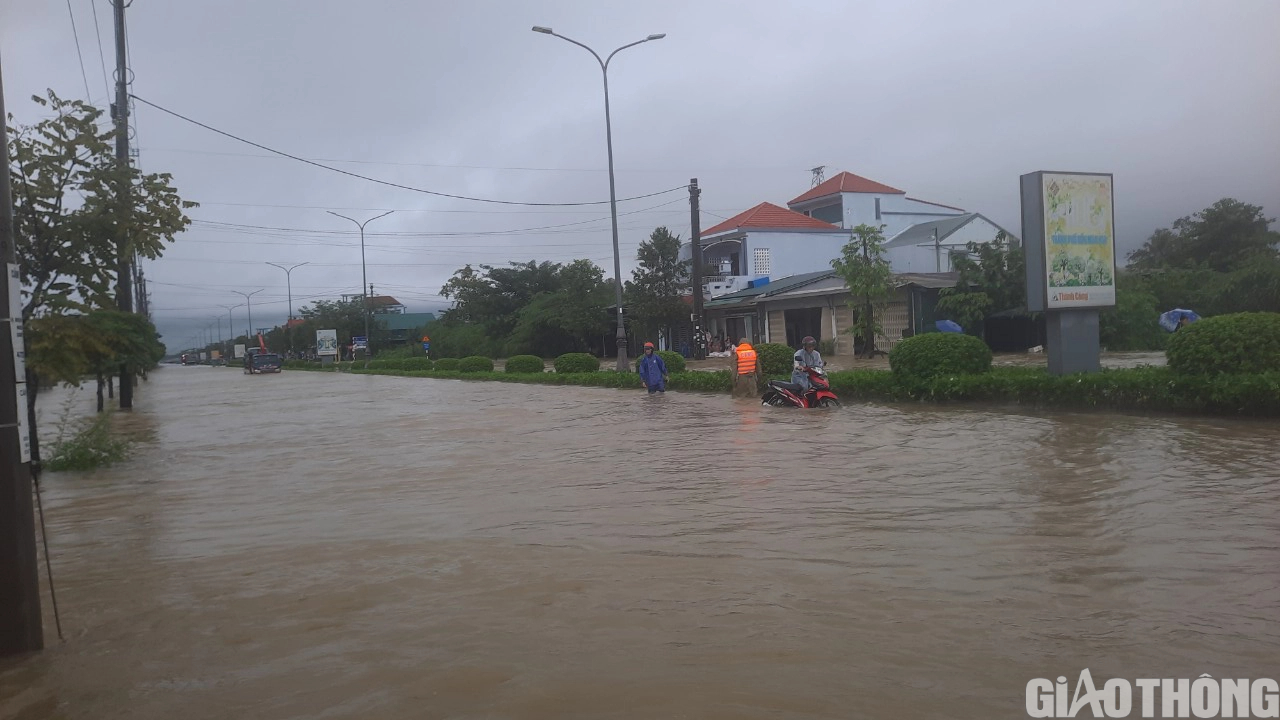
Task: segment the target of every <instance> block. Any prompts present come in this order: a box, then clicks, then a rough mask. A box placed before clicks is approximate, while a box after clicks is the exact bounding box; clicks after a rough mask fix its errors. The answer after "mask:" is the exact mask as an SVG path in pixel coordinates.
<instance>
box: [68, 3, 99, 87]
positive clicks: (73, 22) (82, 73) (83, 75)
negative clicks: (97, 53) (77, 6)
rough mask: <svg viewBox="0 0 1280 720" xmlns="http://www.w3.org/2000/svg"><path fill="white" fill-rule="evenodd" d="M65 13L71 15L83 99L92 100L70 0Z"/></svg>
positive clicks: (72, 34)
mask: <svg viewBox="0 0 1280 720" xmlns="http://www.w3.org/2000/svg"><path fill="white" fill-rule="evenodd" d="M67 14H68V15H70V16H71V36H72V37H74V38H75V39H76V57H78V58H80V78H81V79H82V80H84V99H85V100H88V101H89V102H93V93H92V92H91V91H90V90H89V74H88V73H86V72H85V71H84V53H82V52H80V33H79V31H77V30H76V13H75V10H72V9H71V0H67Z"/></svg>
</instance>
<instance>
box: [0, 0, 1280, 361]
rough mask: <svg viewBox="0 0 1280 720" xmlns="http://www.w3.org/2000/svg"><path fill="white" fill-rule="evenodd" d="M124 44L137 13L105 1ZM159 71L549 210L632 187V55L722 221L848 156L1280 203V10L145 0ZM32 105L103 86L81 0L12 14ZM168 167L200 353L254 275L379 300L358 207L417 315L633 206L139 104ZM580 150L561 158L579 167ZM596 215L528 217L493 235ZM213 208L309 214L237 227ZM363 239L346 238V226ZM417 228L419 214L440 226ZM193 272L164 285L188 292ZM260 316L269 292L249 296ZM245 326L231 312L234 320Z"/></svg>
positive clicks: (235, 117) (985, 194)
mask: <svg viewBox="0 0 1280 720" xmlns="http://www.w3.org/2000/svg"><path fill="white" fill-rule="evenodd" d="M72 7H73V9H74V10H75V13H76V20H77V23H78V30H79V36H80V43H81V49H82V51H83V54H84V58H85V64H86V75H87V77H88V80H89V89H90V94H91V97H92V99H93V100H95V101H99V102H101V101H103V100H104V99H105V98H106V96H107V91H106V89H105V88H104V87H103V81H102V73H101V69H100V65H99V59H98V58H99V55H98V48H97V35H96V33H95V32H94V30H93V16H92V12H91V10H92V5H90V0H72ZM97 9H98V17H99V19H100V20H101V21H102V28H101V29H102V33H103V34H102V38H103V41H104V42H105V43H107V44H108V48H107V51H108V55H107V63H108V71H110V61H111V56H110V54H109V53H110V47H109V45H110V42H111V32H110V27H109V25H108V24H107V23H108V22H109V18H110V11H109V5H108V4H107V3H106V2H104V1H103V0H98V8H97ZM129 20H130V46H131V49H132V67H133V70H134V73H135V77H136V79H135V82H134V85H133V90H134V92H135V93H137V94H138V95H139V96H141V97H144V98H147V99H148V100H151V101H153V102H156V103H158V104H160V105H163V106H166V107H169V108H171V109H173V110H175V111H178V112H181V113H184V114H187V115H189V116H191V117H193V118H195V119H198V120H200V121H202V122H205V123H208V124H210V125H213V126H215V127H218V128H221V129H224V130H226V131H228V132H232V133H236V134H240V135H243V136H244V137H247V138H250V139H253V140H255V141H257V142H260V143H262V144H265V145H268V146H272V147H277V148H280V149H282V150H287V151H290V152H293V153H297V154H299V155H303V156H306V157H311V158H330V159H335V160H346V161H365V162H360V163H356V162H346V163H335V166H336V167H340V168H343V169H346V170H350V171H352V172H358V173H361V174H366V175H371V176H374V177H378V178H381V179H385V180H388V181H392V182H396V183H401V184H405V185H411V186H416V187H422V188H428V189H438V190H441V191H443V192H448V193H453V194H462V195H474V196H482V197H490V198H499V199H510V200H522V201H530V202H562V201H591V200H604V199H607V197H608V186H607V176H606V174H605V172H604V167H605V159H604V137H603V135H604V133H603V107H602V98H601V87H600V74H599V70H598V68H597V67H596V66H595V64H594V62H595V61H594V60H593V59H592V58H591V57H590V56H589V55H587V53H586V52H584V51H583V50H581V49H579V48H576V47H574V46H572V45H569V44H567V43H565V42H563V41H561V40H558V39H556V38H552V37H548V36H545V35H540V34H536V33H532V32H530V27H531V26H533V25H548V26H551V27H554V28H555V29H556V30H557V31H558V32H561V33H563V34H566V35H569V36H571V37H574V38H576V39H579V40H581V41H583V42H586V43H588V44H590V45H592V46H593V47H596V48H597V49H598V50H600V51H602V52H607V51H608V50H610V49H612V48H614V47H617V46H619V45H622V44H625V43H627V42H630V41H632V40H636V39H640V38H642V37H644V36H646V35H648V34H650V33H657V32H665V33H667V34H668V35H667V38H666V39H664V40H661V41H658V42H654V43H647V44H645V45H642V46H639V47H636V48H632V49H629V50H627V51H625V52H624V53H622V54H620V55H619V56H618V57H617V58H616V59H615V60H614V63H613V65H612V66H611V69H610V81H611V83H610V89H611V93H612V99H613V107H612V110H613V124H614V144H615V152H616V164H617V169H618V193H619V196H620V197H627V196H631V195H638V194H645V193H648V192H653V191H657V190H662V189H665V188H670V187H675V186H679V185H683V184H684V183H686V182H687V181H688V179H689V178H690V177H698V178H699V181H700V183H701V185H702V186H703V188H704V196H703V197H704V200H703V207H704V208H705V209H706V210H707V211H708V215H707V216H705V217H704V218H703V226H704V227H706V226H707V224H708V223H711V222H716V221H717V220H718V218H717V217H716V216H717V215H720V216H728V215H730V214H732V213H735V212H738V211H740V210H743V209H745V208H747V207H750V206H751V205H754V204H756V203H758V202H761V201H763V200H770V201H773V202H777V203H783V202H785V201H786V200H788V199H790V198H791V197H793V196H795V195H797V194H799V193H800V192H802V191H803V190H804V189H806V188H807V186H808V182H809V176H808V173H807V169H808V168H810V167H812V166H815V165H826V166H828V173H829V174H830V173H833V172H836V171H839V170H849V171H852V172H856V173H858V174H861V175H865V176H867V177H871V178H873V179H876V180H880V181H882V182H885V183H888V184H890V185H894V186H896V187H900V188H903V189H905V190H907V191H908V192H909V193H910V194H912V195H913V196H916V197H923V198H925V199H929V200H934V201H937V202H943V203H947V204H953V205H959V206H961V207H964V208H966V209H970V210H975V211H980V212H982V213H984V214H986V215H987V216H989V217H991V218H992V219H994V220H996V221H997V222H999V223H1000V224H1002V225H1004V226H1006V227H1009V228H1010V229H1013V230H1015V232H1016V231H1017V228H1018V227H1019V215H1018V197H1017V177H1018V175H1019V174H1021V173H1025V172H1030V171H1033V170H1037V169H1065V170H1075V169H1078V170H1085V171H1105V172H1113V173H1115V176H1116V193H1117V232H1118V234H1119V237H1120V241H1121V245H1122V248H1123V249H1132V248H1134V247H1136V246H1137V245H1138V244H1140V243H1141V242H1142V240H1143V239H1144V238H1145V237H1146V236H1147V235H1148V234H1149V233H1150V232H1151V230H1153V229H1154V228H1155V227H1158V226H1161V225H1167V224H1168V223H1170V222H1171V221H1172V220H1173V219H1175V218H1177V217H1179V216H1181V215H1185V214H1188V213H1190V212H1194V211H1195V210H1198V209H1200V208H1203V207H1205V206H1206V205H1208V204H1210V203H1212V202H1213V201H1215V200H1217V199H1219V198H1221V197H1224V196H1233V197H1237V198H1240V199H1241V200H1245V201H1247V202H1252V203H1258V204H1263V205H1266V206H1267V207H1268V209H1269V210H1270V211H1271V212H1273V213H1274V212H1276V210H1277V208H1278V207H1280V172H1278V171H1277V169H1276V168H1277V167H1280V140H1278V139H1277V133H1276V130H1275V128H1277V127H1280V78H1278V76H1277V70H1276V68H1277V67H1280V50H1278V49H1277V46H1276V44H1275V43H1274V41H1273V36H1274V28H1276V27H1280V4H1278V3H1274V2H1269V1H1268V0H1256V1H1250V0H1244V1H1233V2H1227V3H1208V2H1169V1H1166V0H1151V1H1150V2H1120V3H1116V2H1051V3H1027V2H986V3H982V2H979V3H955V2H942V1H938V2H892V3H890V2H882V3H849V2H829V3H822V2H809V3H800V4H795V5H791V6H787V5H784V4H780V3H776V2H764V1H761V2H732V3H730V2H703V3H676V2H649V3H629V4H624V3H604V2H586V1H584V2H538V3H532V2H517V1H515V0H512V1H509V2H496V1H495V2H484V1H481V2H472V3H420V2H389V1H383V2H366V3H358V4H357V3H337V2H331V1H329V0H308V1H307V2H302V1H301V0H297V1H292V2H286V1H284V0H277V1H274V2H263V1H261V0H254V1H249V0H239V1H229V2H219V3H199V2H163V3H162V2H156V1H155V0H136V1H135V2H134V3H133V5H132V7H131V8H130V9H129ZM0 52H3V60H4V70H5V88H6V91H7V92H6V103H7V106H8V108H9V110H10V111H11V112H13V113H14V114H15V115H16V116H17V118H18V120H19V121H30V120H32V119H34V117H35V109H34V107H33V106H32V105H30V104H29V103H27V102H26V101H25V99H26V97H27V96H29V95H31V94H33V93H39V92H42V91H43V89H44V88H46V87H53V88H55V89H57V90H58V91H59V92H60V93H61V94H63V95H70V96H81V95H83V93H84V81H83V80H82V78H81V72H80V66H79V63H78V61H77V57H76V52H75V45H74V42H73V39H72V34H71V24H70V20H69V18H68V15H67V9H66V7H65V6H60V4H58V3H36V2H30V1H27V2H23V1H22V0H9V2H8V3H6V4H5V6H4V9H3V11H0ZM135 110H136V125H137V139H138V145H139V146H140V148H141V163H142V167H143V168H144V169H146V170H151V171H159V170H165V171H170V172H173V173H174V175H175V177H176V183H177V185H178V187H179V188H180V190H181V191H182V193H183V194H184V195H185V196H187V197H188V198H190V199H193V200H197V201H199V202H201V203H202V206H201V207H200V208H199V209H198V210H195V211H193V212H192V217H193V218H195V219H197V220H198V221H200V222H199V223H197V225H196V226H193V228H192V230H191V231H190V232H188V233H187V234H186V235H184V236H183V238H182V239H181V241H180V242H179V243H178V244H177V245H176V246H175V247H174V248H173V249H171V250H170V251H169V252H168V253H167V254H166V256H165V258H164V259H163V260H161V261H159V262H156V263H148V264H147V267H146V272H147V276H148V278H150V279H151V280H153V281H155V282H156V283H157V284H156V285H154V286H153V294H154V300H153V306H154V308H155V312H156V315H157V319H158V324H159V325H160V327H161V330H162V332H164V333H165V335H166V340H168V341H170V343H171V346H175V347H176V346H177V345H182V344H185V343H186V342H187V340H188V339H189V338H190V336H191V335H193V334H194V333H195V331H196V329H197V328H199V327H203V326H206V325H209V324H211V323H213V322H214V318H215V317H221V318H223V319H224V321H223V325H225V318H226V312H225V311H224V310H223V309H221V308H219V307H218V306H219V305H222V304H236V303H239V302H243V300H242V299H241V298H240V297H239V296H237V295H235V294H234V293H233V292H232V291H233V290H241V291H246V292H247V291H252V290H257V289H259V288H263V289H264V290H263V292H262V293H260V294H259V295H257V296H255V298H254V321H255V323H254V324H255V325H259V326H263V325H267V324H274V323H278V322H280V321H281V320H282V319H283V318H284V316H285V314H286V312H287V311H286V307H285V305H286V302H285V282H284V281H285V278H284V273H283V272H281V271H279V270H277V269H275V268H272V267H270V266H267V265H266V264H265V263H266V262H267V261H271V262H279V263H299V262H309V263H311V264H310V265H308V266H306V267H303V268H301V269H299V270H296V271H294V274H293V294H294V304H295V305H301V304H303V303H304V302H305V301H306V300H307V299H310V298H313V297H336V296H337V295H338V294H340V293H343V292H346V293H354V292H357V291H358V289H359V286H360V250H359V243H358V239H357V237H356V236H355V235H354V234H352V233H351V231H352V230H354V228H353V227H352V226H350V224H349V223H346V222H345V221H342V220H339V219H337V218H334V217H332V216H330V215H327V214H326V213H325V212H324V210H325V209H334V210H337V211H339V212H343V214H348V215H352V217H357V218H361V219H363V218H367V217H371V216H373V215H376V214H378V212H380V211H381V210H383V209H395V210H396V211H397V212H396V213H395V214H393V215H390V216H388V217H387V218H384V219H381V220H378V221H377V222H375V223H373V224H371V225H370V226H369V231H370V233H371V234H370V235H368V236H367V242H368V248H367V258H368V263H369V267H368V270H369V279H370V281H371V282H373V283H374V286H375V289H376V290H377V291H378V292H380V293H381V292H386V293H388V294H392V295H395V296H397V297H399V298H401V300H402V301H404V302H405V303H406V304H408V305H410V306H411V307H412V308H414V309H423V310H426V309H433V308H437V307H439V306H440V301H439V298H437V297H435V294H436V293H438V292H439V289H440V286H441V285H442V284H443V283H444V281H445V280H446V279H447V278H448V277H449V275H450V274H451V273H452V272H453V270H455V269H456V268H458V267H461V266H462V265H463V264H465V263H467V262H472V263H500V262H505V261H507V260H530V259H552V260H569V259H572V258H577V257H588V258H592V259H593V260H595V261H596V262H597V263H598V264H600V265H601V266H602V267H604V268H605V269H606V272H607V273H608V274H612V250H611V244H610V236H609V223H608V220H607V217H608V208H607V206H605V205H600V206H593V207H575V208H559V209H557V208H546V207H518V206H498V205H484V204H479V203H473V202H465V201H457V200H447V199H443V198H437V197H432V196H429V195H423V194H418V193H412V192H407V191H403V190H396V189H392V188H388V187H383V186H379V185H375V184H372V183H368V182H364V181H360V180H355V179H352V178H348V177H343V176H341V175H337V174H333V173H329V172H325V171H323V170H319V169H316V168H312V167H308V166H305V165H301V164H298V163H295V162H292V161H288V160H283V159H279V158H273V157H268V156H266V153H264V152H263V151H261V150H257V149H254V148H252V147H249V146H246V145H243V144H240V143H236V142H234V141H231V140H228V139H226V138H223V137H220V136H217V135H214V134H212V133H209V132H208V131H206V130H202V129H200V128H197V127H194V126H192V125H189V124H186V123H183V122H181V121H178V120H176V119H174V118H172V117H169V116H166V115H164V114H162V113H159V112H157V111H155V110H153V109H151V108H148V107H145V106H143V105H141V104H139V105H138V106H137V107H136V108H135ZM553 169H554V170H553ZM669 201H670V202H671V204H668V205H665V206H663V207H659V208H657V209H653V210H649V211H647V212H643V213H637V214H633V215H626V216H624V217H622V218H621V219H620V225H621V242H622V247H623V273H624V275H627V274H629V272H630V266H631V264H632V263H631V262H630V260H631V256H632V253H633V252H634V248H635V246H636V245H637V244H638V243H639V242H640V241H641V240H642V239H644V237H646V236H647V234H648V232H649V231H650V230H652V228H653V227H654V226H656V225H659V224H665V225H668V226H670V227H671V228H673V229H674V230H676V231H677V232H679V233H681V234H683V235H687V233H688V226H689V218H688V206H687V203H685V202H683V200H682V195H680V194H679V193H676V194H671V195H665V196H662V197H658V198H653V199H650V200H640V201H636V202H631V203H625V204H624V205H623V206H622V207H621V208H620V211H621V212H624V213H626V212H631V211H635V210H641V209H645V208H651V207H653V206H656V205H660V204H662V203H665V202H669ZM584 220H593V222H590V223H587V224H584V225H576V226H571V227H563V228H555V229H551V230H546V231H540V232H527V233H520V234H513V235H497V236H494V235H489V236H475V235H460V236H459V235H455V236H448V235H443V236H442V235H425V234H426V233H475V232H482V231H497V230H508V229H515V228H527V227H540V226H548V225H563V224H566V223H575V222H580V221H584ZM210 223H234V224H239V225H257V226H263V227H283V228H304V229H310V230H314V231H315V232H314V233H310V234H300V233H295V232H285V231H255V230H235V229H230V228H227V227H226V226H216V225H212V224H210ZM331 232H339V233H345V234H341V235H332V234H327V233H331ZM415 233H416V235H415ZM159 283H164V284H159ZM236 318H237V320H236V322H237V327H239V328H241V329H242V328H243V327H244V325H245V317H244V314H243V308H242V309H240V310H237V311H236ZM224 331H225V330H224Z"/></svg>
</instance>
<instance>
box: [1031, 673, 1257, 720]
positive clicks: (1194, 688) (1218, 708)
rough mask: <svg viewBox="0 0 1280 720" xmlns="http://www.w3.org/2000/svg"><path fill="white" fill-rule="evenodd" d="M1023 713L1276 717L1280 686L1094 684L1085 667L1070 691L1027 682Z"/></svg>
mask: <svg viewBox="0 0 1280 720" xmlns="http://www.w3.org/2000/svg"><path fill="white" fill-rule="evenodd" d="M1135 688H1136V690H1135ZM1157 696H1159V705H1158V707H1157V702H1156V698H1157ZM1157 709H1158V710H1159V711H1160V712H1159V714H1158V715H1157V714H1156V711H1157ZM1027 714H1028V715H1030V716H1031V717H1033V718H1074V717H1082V718H1087V717H1095V718H1127V717H1143V718H1157V717H1158V718H1185V717H1197V718H1274V717H1280V684H1277V683H1276V681H1275V680H1271V679H1267V678H1261V679H1257V680H1247V679H1235V678H1223V679H1221V680H1217V679H1214V678H1213V677H1210V676H1209V675H1207V674H1206V675H1201V676H1200V677H1198V678H1196V679H1194V680H1190V679H1186V678H1181V679H1169V678H1163V679H1155V678H1148V679H1141V680H1134V681H1132V682H1130V681H1129V680H1126V679H1124V678H1112V679H1110V680H1107V681H1106V682H1105V683H1103V684H1102V685H1098V684H1096V683H1095V682H1094V680H1093V675H1092V674H1090V673H1089V669H1088V668H1085V669H1084V670H1082V671H1080V676H1079V677H1078V678H1077V679H1076V684H1075V690H1074V691H1071V689H1070V688H1069V686H1068V685H1067V679H1066V678H1065V677H1059V678H1058V679H1057V682H1052V681H1050V680H1047V679H1045V678H1036V679H1034V680H1031V681H1030V682H1028V683H1027Z"/></svg>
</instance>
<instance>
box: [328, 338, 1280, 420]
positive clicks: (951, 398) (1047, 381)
mask: <svg viewBox="0 0 1280 720" xmlns="http://www.w3.org/2000/svg"><path fill="white" fill-rule="evenodd" d="M1179 332H1181V331H1179ZM350 365H351V364H350V363H342V364H341V367H340V369H342V370H343V371H346V372H351V373H357V374H370V375H395V376H401V377H420V378H436V379H457V380H497V381H502V382H517V383H528V384H540V385H585V386H591V387H611V388H621V389H636V390H639V389H641V386H640V381H639V379H638V378H637V377H636V376H635V375H634V374H632V373H619V372H584V373H560V372H556V373H543V372H539V373H512V372H501V373H499V372H474V373H461V372H458V371H456V370H454V371H446V370H439V369H436V370H395V369H386V370H379V369H375V368H369V369H367V370H366V369H363V368H361V367H351V366H350ZM330 367H332V366H330ZM307 369H312V370H319V369H321V367H320V365H319V364H318V363H310V364H309V367H308V368H307ZM828 378H829V379H830V381H831V387H832V389H833V390H834V391H835V392H836V394H837V395H839V396H840V398H841V400H843V401H844V403H845V406H846V408H848V407H849V406H850V405H852V404H853V403H855V402H858V401H872V402H898V403H905V402H913V403H980V404H988V405H990V404H996V405H1001V404H1003V405H1019V406H1024V407H1052V408H1069V409H1079V410H1090V409H1093V410H1104V409H1105V410H1120V411H1126V412H1138V413H1149V412H1174V413H1190V414H1199V415H1236V416H1252V417H1268V418H1280V371H1271V372H1265V373H1252V374H1227V373H1220V374H1217V375H1191V374H1185V373H1178V372H1176V371H1174V370H1172V369H1170V368H1167V367H1139V368H1126V369H1117V370H1103V371H1101V372H1097V373H1085V374H1077V375H1050V374H1049V373H1048V371H1047V370H1045V369H1044V368H1026V367H996V368H992V369H991V370H990V372H985V373H971V374H956V375H939V376H936V377H932V378H920V377H913V376H903V375H901V374H896V373H893V372H891V371H885V370H855V371H849V372H835V373H831V374H830V375H829V376H828ZM667 388H668V389H671V390H686V391H698V392H715V393H727V392H729V391H730V389H731V388H732V375H731V374H730V373H729V372H728V371H727V370H719V371H715V372H696V371H695V372H681V373H672V374H671V379H670V381H669V382H668V383H667Z"/></svg>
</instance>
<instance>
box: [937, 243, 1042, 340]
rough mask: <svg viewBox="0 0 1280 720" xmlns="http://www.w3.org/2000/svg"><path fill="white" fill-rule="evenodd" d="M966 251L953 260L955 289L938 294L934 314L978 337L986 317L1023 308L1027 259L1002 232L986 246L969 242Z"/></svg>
mask: <svg viewBox="0 0 1280 720" xmlns="http://www.w3.org/2000/svg"><path fill="white" fill-rule="evenodd" d="M965 250H966V253H965V254H964V255H958V256H956V257H955V258H954V259H953V260H952V266H953V267H954V268H955V269H956V271H957V272H958V273H959V277H958V278H957V280H956V285H955V287H951V288H943V289H942V290H941V291H939V293H938V306H937V310H936V312H937V315H938V317H940V318H943V319H947V320H954V321H955V322H956V323H959V325H960V326H961V327H963V328H964V329H965V331H966V332H968V333H969V334H971V335H980V334H981V328H982V322H983V320H985V319H986V318H987V317H988V316H989V315H991V314H993V313H997V312H1003V311H1005V310H1013V309H1016V308H1019V307H1022V306H1024V305H1025V304H1026V301H1027V275H1026V272H1027V271H1026V259H1025V257H1024V256H1023V253H1022V249H1021V248H1018V247H1014V246H1013V244H1012V243H1010V242H1009V237H1008V236H1007V235H1005V233H1004V232H1003V231H1001V232H998V233H996V236H995V238H994V239H993V240H992V241H991V242H989V243H976V242H970V243H968V244H967V245H965Z"/></svg>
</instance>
